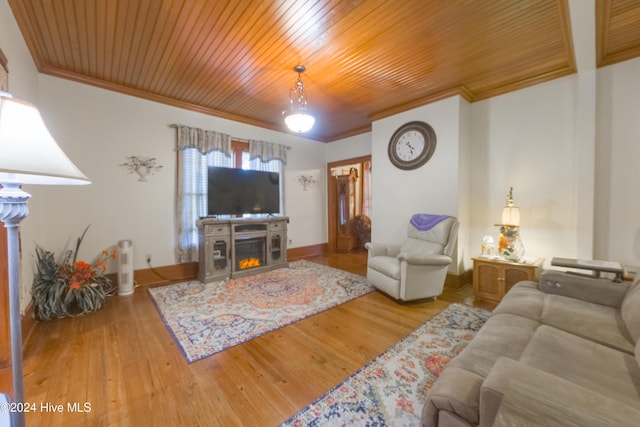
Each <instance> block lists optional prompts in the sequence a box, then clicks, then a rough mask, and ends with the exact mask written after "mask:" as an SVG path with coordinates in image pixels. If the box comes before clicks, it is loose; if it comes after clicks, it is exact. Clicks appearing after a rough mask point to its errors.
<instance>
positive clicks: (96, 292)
mask: <svg viewBox="0 0 640 427" xmlns="http://www.w3.org/2000/svg"><path fill="white" fill-rule="evenodd" d="M88 229H89V227H87V228H86V229H85V230H84V232H83V233H82V235H81V236H80V237H79V238H78V239H77V240H76V247H75V250H73V251H72V250H67V251H66V252H65V253H64V255H63V257H62V260H61V261H60V262H57V261H56V260H55V256H54V254H53V252H50V251H47V250H44V249H42V248H41V247H36V269H37V271H36V276H35V278H34V280H33V285H32V288H31V298H32V302H33V317H34V318H36V319H40V320H51V319H56V318H59V317H67V316H79V315H83V314H86V313H90V312H94V311H96V310H99V309H100V308H101V307H102V304H103V303H104V301H105V299H106V298H107V297H108V296H111V295H113V294H114V292H115V286H113V285H112V283H111V280H109V278H108V277H106V276H105V274H104V272H105V270H106V264H105V262H104V261H105V260H106V259H107V258H110V257H111V258H115V255H116V253H115V251H113V252H111V253H110V252H109V251H106V250H105V251H102V253H101V254H100V255H99V256H98V257H97V258H96V259H94V260H93V261H92V262H91V263H88V262H85V261H82V260H78V259H77V257H78V250H79V249H80V244H81V243H82V239H83V238H84V236H85V234H86V232H87V230H88Z"/></svg>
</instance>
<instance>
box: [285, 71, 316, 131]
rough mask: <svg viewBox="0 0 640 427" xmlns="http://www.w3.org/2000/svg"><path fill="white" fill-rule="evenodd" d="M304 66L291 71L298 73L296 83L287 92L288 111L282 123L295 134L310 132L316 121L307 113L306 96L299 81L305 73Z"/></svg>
mask: <svg viewBox="0 0 640 427" xmlns="http://www.w3.org/2000/svg"><path fill="white" fill-rule="evenodd" d="M305 69H306V68H305V67H304V65H298V66H296V67H295V68H294V69H293V70H294V71H295V72H296V73H298V81H297V82H296V85H295V86H294V87H292V88H291V91H290V92H289V110H288V111H285V112H284V113H283V114H284V123H285V124H286V125H287V127H288V128H289V130H291V131H292V132H296V133H304V132H308V131H309V130H311V128H312V127H313V124H314V123H315V121H316V119H315V118H314V117H313V116H312V115H311V114H309V113H308V112H307V96H306V94H305V92H304V83H302V80H301V79H300V76H301V74H302V73H303V72H304V71H305Z"/></svg>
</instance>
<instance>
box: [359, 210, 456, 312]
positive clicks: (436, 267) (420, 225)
mask: <svg viewBox="0 0 640 427" xmlns="http://www.w3.org/2000/svg"><path fill="white" fill-rule="evenodd" d="M458 226H459V224H458V220H457V219H456V218H454V217H452V216H445V215H428V214H416V215H413V216H412V217H411V220H410V221H409V227H408V230H407V239H406V240H405V241H404V242H403V243H402V244H401V245H397V244H381V243H371V242H369V243H367V244H366V245H365V247H366V248H367V250H368V251H369V255H368V262H367V280H368V281H369V283H371V284H372V285H373V286H375V287H376V288H378V289H380V290H381V291H383V292H384V293H386V294H388V295H390V296H391V297H393V298H395V299H397V300H401V301H412V300H418V299H425V298H433V297H437V296H438V295H440V294H442V289H443V288H444V281H445V278H446V276H447V270H448V268H449V265H450V264H451V261H452V259H451V257H452V255H453V251H454V248H455V244H456V239H457V236H458Z"/></svg>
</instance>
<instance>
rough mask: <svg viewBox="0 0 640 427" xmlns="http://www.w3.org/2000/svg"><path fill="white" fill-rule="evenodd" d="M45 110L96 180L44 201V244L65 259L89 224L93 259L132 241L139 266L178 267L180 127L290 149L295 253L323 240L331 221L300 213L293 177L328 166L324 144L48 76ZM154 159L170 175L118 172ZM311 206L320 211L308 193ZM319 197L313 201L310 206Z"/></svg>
mask: <svg viewBox="0 0 640 427" xmlns="http://www.w3.org/2000/svg"><path fill="white" fill-rule="evenodd" d="M40 108H41V110H42V112H43V115H44V116H45V120H46V121H47V122H48V123H49V124H50V130H51V132H52V134H53V135H54V136H55V137H56V138H57V139H58V140H59V141H64V143H65V150H66V151H67V153H69V155H70V157H71V158H72V160H73V161H74V162H75V163H76V165H77V166H78V167H79V168H80V169H81V170H82V171H83V172H84V173H85V174H86V175H87V176H88V177H89V178H90V179H91V180H92V184H91V185H90V186H86V187H82V188H71V187H57V188H52V189H51V190H50V191H47V193H46V195H45V196H44V198H45V200H46V210H44V209H43V210H39V211H37V212H34V213H35V214H37V215H41V216H42V218H43V222H45V223H46V224H47V225H46V228H47V232H46V234H45V235H43V236H42V238H41V241H39V242H38V243H39V244H40V245H41V246H43V247H45V248H47V249H50V250H54V251H56V252H57V251H60V250H61V249H62V248H63V246H64V245H65V244H66V243H67V242H68V241H69V239H74V238H75V237H76V236H77V235H78V234H79V233H80V232H81V231H82V230H83V229H84V227H85V226H86V225H88V224H91V228H90V231H89V232H88V233H87V236H86V238H85V241H84V242H83V247H82V248H81V252H80V255H81V256H82V257H85V258H91V257H92V256H93V255H95V254H98V253H100V251H101V250H102V249H104V248H106V247H109V246H112V245H115V244H116V243H117V241H118V240H121V239H131V240H133V245H134V251H133V257H134V268H136V269H140V268H146V265H145V263H144V257H145V255H146V254H150V255H151V256H152V263H153V265H154V266H162V265H170V264H174V263H175V259H174V241H175V238H174V229H175V221H174V200H175V194H176V193H175V175H176V160H175V159H176V154H175V151H174V149H175V143H176V136H175V134H176V131H175V129H172V128H170V127H169V125H170V124H172V123H180V124H186V125H189V126H195V127H201V128H204V129H212V130H217V131H220V132H224V133H228V134H230V135H232V136H233V137H238V138H243V139H249V138H255V139H263V140H266V141H271V142H276V143H281V144H285V145H289V146H291V147H292V148H291V150H289V151H288V153H287V154H288V164H287V166H286V169H285V204H286V205H285V210H286V214H287V215H289V216H290V224H289V233H290V239H292V240H293V246H294V247H295V246H304V245H310V244H317V243H323V242H324V237H323V236H324V234H323V231H322V230H323V229H324V227H325V223H326V220H325V213H324V211H322V210H305V209H300V208H298V206H299V205H298V199H299V198H300V195H301V190H300V188H299V186H297V185H292V184H293V183H292V180H291V179H292V178H293V177H294V176H295V175H297V173H298V171H301V170H305V171H306V170H321V169H322V168H323V167H324V164H325V162H324V157H325V144H322V143H319V142H315V141H310V140H305V139H303V138H300V137H297V136H293V135H287V134H283V133H279V132H274V131H270V130H265V129H260V128H257V127H254V126H248V125H244V124H241V123H237V122H232V121H229V120H225V119H220V118H216V117H211V116H208V115H204V114H199V113H194V112H190V111H186V110H182V109H179V108H174V107H170V106H166V105H162V104H158V103H154V102H150V101H147V100H143V99H139V98H135V97H131V96H126V95H121V94H118V93H115V92H110V91H106V90H102V89H98V88H95V87H91V86H88V85H83V84H79V83H75V82H70V81H66V80H62V79H58V78H54V77H50V76H45V75H42V76H41V77H40ZM131 155H139V156H149V157H155V158H156V159H157V161H158V163H159V164H161V165H163V168H162V170H160V171H159V172H158V173H157V174H155V175H153V176H151V177H149V178H148V182H138V181H137V177H136V176H135V175H129V174H127V173H126V171H125V170H123V169H122V168H121V167H119V164H121V163H123V162H125V160H126V157H127V156H131ZM304 196H305V197H306V199H305V202H306V204H305V205H304V207H305V208H306V207H308V206H311V205H313V204H316V205H317V204H319V203H322V198H321V197H320V195H319V194H317V193H306V194H305V195H304ZM309 197H311V198H313V200H311V201H309V200H308V198H309Z"/></svg>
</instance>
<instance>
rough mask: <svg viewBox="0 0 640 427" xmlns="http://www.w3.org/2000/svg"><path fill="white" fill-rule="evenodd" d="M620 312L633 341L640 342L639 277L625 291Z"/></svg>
mask: <svg viewBox="0 0 640 427" xmlns="http://www.w3.org/2000/svg"><path fill="white" fill-rule="evenodd" d="M620 312H621V314H622V320H623V321H624V323H625V325H626V327H627V331H629V335H630V336H631V338H632V339H633V341H634V342H638V341H640V277H638V278H637V279H636V281H635V282H634V283H633V285H632V286H631V287H630V288H629V290H628V291H627V295H626V296H625V297H624V300H623V301H622V306H621V307H620Z"/></svg>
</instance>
